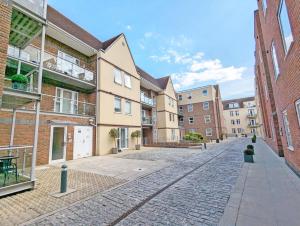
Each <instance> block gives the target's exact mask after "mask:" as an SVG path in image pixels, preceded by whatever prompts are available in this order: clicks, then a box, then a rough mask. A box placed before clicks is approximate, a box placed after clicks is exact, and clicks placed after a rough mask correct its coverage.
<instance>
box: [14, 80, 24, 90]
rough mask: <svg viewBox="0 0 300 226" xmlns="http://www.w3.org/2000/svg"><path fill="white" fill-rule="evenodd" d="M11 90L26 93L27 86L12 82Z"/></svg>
mask: <svg viewBox="0 0 300 226" xmlns="http://www.w3.org/2000/svg"><path fill="white" fill-rule="evenodd" d="M12 88H13V89H17V90H22V91H26V90H27V84H24V83H20V82H13V83H12Z"/></svg>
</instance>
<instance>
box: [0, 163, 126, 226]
mask: <svg viewBox="0 0 300 226" xmlns="http://www.w3.org/2000/svg"><path fill="white" fill-rule="evenodd" d="M37 179H38V180H37V184H36V189H34V190H32V191H28V192H23V193H19V194H16V195H13V196H8V197H6V198H1V199H0V219H1V220H0V225H5V226H8V225H17V224H20V223H22V222H25V221H28V220H30V219H33V218H36V217H38V216H40V215H43V214H46V213H49V212H52V211H54V210H57V209H59V208H63V207H66V206H68V205H70V204H72V203H74V202H76V201H78V200H82V199H84V198H87V197H89V196H92V195H94V194H96V193H98V192H102V191H104V190H107V189H109V188H111V187H113V186H116V185H118V184H120V183H124V182H126V181H124V180H118V179H116V178H113V177H108V176H102V175H97V174H93V173H86V172H80V171H75V170H68V188H73V189H76V191H75V192H73V193H70V194H68V195H65V196H63V197H61V198H55V197H53V196H51V193H55V192H58V191H59V186H60V168H57V167H47V168H42V169H39V170H37Z"/></svg>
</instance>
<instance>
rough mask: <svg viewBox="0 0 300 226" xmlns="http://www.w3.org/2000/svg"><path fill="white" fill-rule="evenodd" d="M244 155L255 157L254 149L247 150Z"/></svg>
mask: <svg viewBox="0 0 300 226" xmlns="http://www.w3.org/2000/svg"><path fill="white" fill-rule="evenodd" d="M244 154H245V155H254V150H253V149H246V150H245V151H244Z"/></svg>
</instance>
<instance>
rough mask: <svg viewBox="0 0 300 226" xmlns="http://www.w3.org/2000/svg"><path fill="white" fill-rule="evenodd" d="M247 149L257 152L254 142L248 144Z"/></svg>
mask: <svg viewBox="0 0 300 226" xmlns="http://www.w3.org/2000/svg"><path fill="white" fill-rule="evenodd" d="M247 149H251V150H253V154H255V152H254V146H253V145H252V144H248V145H247Z"/></svg>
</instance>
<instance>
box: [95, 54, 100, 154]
mask: <svg viewBox="0 0 300 226" xmlns="http://www.w3.org/2000/svg"><path fill="white" fill-rule="evenodd" d="M100 51H101V50H100ZM98 53H99V52H97V57H96V63H97V65H96V122H95V124H96V127H95V128H96V132H95V136H96V155H100V151H99V150H100V148H99V145H100V142H99V139H98V134H99V133H100V132H98V120H99V119H100V109H99V108H100V103H99V101H100V95H99V91H98V90H99V85H100V71H99V69H100V66H99V57H98Z"/></svg>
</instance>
